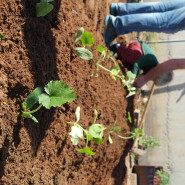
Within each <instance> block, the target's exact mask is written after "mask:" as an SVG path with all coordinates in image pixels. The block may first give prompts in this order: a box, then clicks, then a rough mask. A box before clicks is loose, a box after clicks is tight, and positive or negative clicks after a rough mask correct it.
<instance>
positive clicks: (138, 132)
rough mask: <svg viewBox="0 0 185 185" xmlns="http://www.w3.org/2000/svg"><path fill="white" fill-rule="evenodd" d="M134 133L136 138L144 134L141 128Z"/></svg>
mask: <svg viewBox="0 0 185 185" xmlns="http://www.w3.org/2000/svg"><path fill="white" fill-rule="evenodd" d="M134 133H135V134H136V136H143V135H144V134H145V133H144V130H143V129H141V128H135V129H134Z"/></svg>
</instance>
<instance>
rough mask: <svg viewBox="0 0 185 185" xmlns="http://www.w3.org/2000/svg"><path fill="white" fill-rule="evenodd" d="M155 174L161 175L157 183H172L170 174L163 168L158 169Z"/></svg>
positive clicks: (164, 184)
mask: <svg viewBox="0 0 185 185" xmlns="http://www.w3.org/2000/svg"><path fill="white" fill-rule="evenodd" d="M155 176H158V177H159V183H158V184H157V185H168V184H169V183H170V175H169V174H168V173H167V172H166V171H164V170H163V169H159V170H156V172H155Z"/></svg>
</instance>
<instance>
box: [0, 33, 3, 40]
mask: <svg viewBox="0 0 185 185" xmlns="http://www.w3.org/2000/svg"><path fill="white" fill-rule="evenodd" d="M3 39H4V35H3V34H2V33H0V41H2V40H3Z"/></svg>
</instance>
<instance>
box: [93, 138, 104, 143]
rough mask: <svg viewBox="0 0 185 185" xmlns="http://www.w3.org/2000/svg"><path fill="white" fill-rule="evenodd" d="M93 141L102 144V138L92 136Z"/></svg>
mask: <svg viewBox="0 0 185 185" xmlns="http://www.w3.org/2000/svg"><path fill="white" fill-rule="evenodd" d="M93 141H94V142H95V143H96V144H102V143H103V139H102V138H93Z"/></svg>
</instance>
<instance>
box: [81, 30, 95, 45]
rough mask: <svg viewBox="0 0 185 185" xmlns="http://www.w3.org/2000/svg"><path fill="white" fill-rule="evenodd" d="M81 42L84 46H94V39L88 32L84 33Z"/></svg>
mask: <svg viewBox="0 0 185 185" xmlns="http://www.w3.org/2000/svg"><path fill="white" fill-rule="evenodd" d="M80 41H81V42H82V46H92V45H93V44H94V38H93V36H92V34H91V33H90V32H88V31H85V32H84V33H83V35H82V37H81V38H80Z"/></svg>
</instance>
